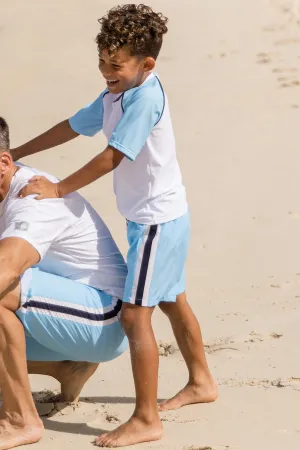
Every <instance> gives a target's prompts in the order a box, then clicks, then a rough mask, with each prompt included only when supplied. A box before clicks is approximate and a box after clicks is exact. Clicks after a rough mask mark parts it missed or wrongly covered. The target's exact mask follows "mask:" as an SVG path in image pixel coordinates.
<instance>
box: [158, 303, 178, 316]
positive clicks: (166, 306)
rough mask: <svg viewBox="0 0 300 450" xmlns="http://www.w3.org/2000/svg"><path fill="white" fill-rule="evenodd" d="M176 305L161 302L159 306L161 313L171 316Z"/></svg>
mask: <svg viewBox="0 0 300 450" xmlns="http://www.w3.org/2000/svg"><path fill="white" fill-rule="evenodd" d="M174 305H175V303H170V302H160V303H159V305H158V306H159V307H160V309H161V311H162V312H163V313H164V314H166V316H169V315H170V314H171V312H172V311H173V310H174Z"/></svg>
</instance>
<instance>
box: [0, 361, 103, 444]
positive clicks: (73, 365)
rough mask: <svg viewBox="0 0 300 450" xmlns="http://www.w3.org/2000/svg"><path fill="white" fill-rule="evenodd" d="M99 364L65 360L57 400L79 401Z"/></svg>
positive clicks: (60, 375)
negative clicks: (84, 387)
mask: <svg viewBox="0 0 300 450" xmlns="http://www.w3.org/2000/svg"><path fill="white" fill-rule="evenodd" d="M98 365H99V364H98V363H89V362H74V361H63V362H62V363H61V365H60V370H59V375H58V376H57V379H58V381H59V382H60V383H61V394H60V395H58V396H57V397H56V399H55V401H56V402H70V403H76V402H78V400H79V395H80V392H81V390H82V388H83V386H84V385H85V383H86V382H87V380H88V379H89V378H90V377H91V376H92V375H93V374H94V372H95V371H96V369H97V367H98ZM0 450H1V449H0Z"/></svg>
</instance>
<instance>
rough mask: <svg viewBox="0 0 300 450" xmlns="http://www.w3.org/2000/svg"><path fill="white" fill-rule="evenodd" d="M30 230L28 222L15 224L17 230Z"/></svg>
mask: <svg viewBox="0 0 300 450" xmlns="http://www.w3.org/2000/svg"><path fill="white" fill-rule="evenodd" d="M28 228H29V223H28V222H16V223H15V230H20V231H27V230H28Z"/></svg>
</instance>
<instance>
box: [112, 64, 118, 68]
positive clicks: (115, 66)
mask: <svg viewBox="0 0 300 450" xmlns="http://www.w3.org/2000/svg"><path fill="white" fill-rule="evenodd" d="M112 66H113V67H114V69H120V66H117V65H116V64H113V65H112Z"/></svg>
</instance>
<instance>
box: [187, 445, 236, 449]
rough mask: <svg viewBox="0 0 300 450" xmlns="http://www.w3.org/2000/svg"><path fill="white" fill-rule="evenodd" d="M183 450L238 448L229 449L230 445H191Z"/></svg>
mask: <svg viewBox="0 0 300 450" xmlns="http://www.w3.org/2000/svg"><path fill="white" fill-rule="evenodd" d="M182 450H238V449H237V448H233V447H229V445H218V446H216V447H215V446H214V447H211V446H204V447H197V446H195V445H189V446H188V447H183V449H182Z"/></svg>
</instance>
